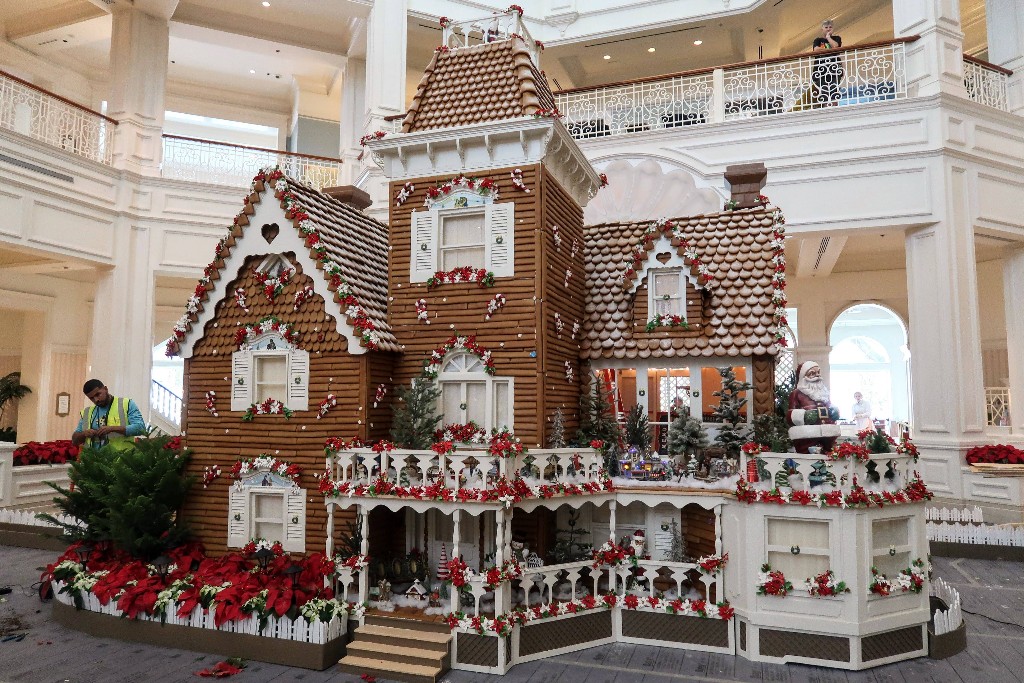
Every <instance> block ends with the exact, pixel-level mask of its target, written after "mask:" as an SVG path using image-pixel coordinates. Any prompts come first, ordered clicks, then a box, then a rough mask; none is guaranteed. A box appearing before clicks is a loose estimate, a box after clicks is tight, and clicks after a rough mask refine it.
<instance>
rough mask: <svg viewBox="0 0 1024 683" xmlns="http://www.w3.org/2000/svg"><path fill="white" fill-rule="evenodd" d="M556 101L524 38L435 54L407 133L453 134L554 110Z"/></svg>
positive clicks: (413, 106) (407, 120)
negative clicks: (456, 129)
mask: <svg viewBox="0 0 1024 683" xmlns="http://www.w3.org/2000/svg"><path fill="white" fill-rule="evenodd" d="M554 107H555V97H554V95H552V94H551V90H550V89H549V88H548V84H547V81H546V80H545V78H544V77H543V76H542V75H541V73H540V72H539V71H538V70H537V67H536V65H535V64H534V63H533V60H532V59H530V53H529V51H528V50H527V49H526V44H525V43H524V42H523V40H522V38H519V37H513V38H510V39H508V40H502V41H498V42H494V43H484V44H482V45H474V46H472V47H463V48H456V49H452V50H449V51H441V52H435V53H434V57H433V59H431V60H430V63H429V64H428V65H427V68H426V70H425V71H424V72H423V78H422V80H420V84H419V86H418V87H417V89H416V95H415V96H414V97H413V98H412V103H411V104H410V105H409V111H408V112H407V113H406V115H405V120H404V122H403V124H402V132H403V133H414V132H416V131H421V130H433V129H435V128H451V127H452V126H462V125H466V124H470V123H481V122H483V121H500V120H502V119H510V118H515V117H518V116H523V115H529V114H532V113H533V112H535V111H536V110H537V109H554Z"/></svg>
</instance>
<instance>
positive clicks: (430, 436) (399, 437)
mask: <svg viewBox="0 0 1024 683" xmlns="http://www.w3.org/2000/svg"><path fill="white" fill-rule="evenodd" d="M440 395H441V390H440V389H438V388H437V384H436V383H435V382H434V380H433V379H432V378H431V377H430V376H428V375H427V374H426V373H425V372H424V373H422V374H421V375H420V376H419V378H417V379H416V380H415V381H413V383H412V386H411V387H402V388H401V389H399V390H398V400H397V401H395V402H394V403H393V404H392V406H391V410H392V412H393V415H394V416H393V418H392V421H391V440H392V441H394V442H395V444H397V445H398V446H400V447H402V448H411V449H416V450H426V449H427V448H430V447H431V446H432V445H433V444H434V431H435V430H436V429H437V424H438V423H439V422H440V421H441V418H442V417H443V416H442V415H438V414H437V399H438V397H439V396H440Z"/></svg>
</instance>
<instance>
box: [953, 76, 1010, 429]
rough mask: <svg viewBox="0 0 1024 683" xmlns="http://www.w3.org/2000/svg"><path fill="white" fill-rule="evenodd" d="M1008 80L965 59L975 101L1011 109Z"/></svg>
mask: <svg viewBox="0 0 1024 683" xmlns="http://www.w3.org/2000/svg"><path fill="white" fill-rule="evenodd" d="M1008 81H1009V76H1007V75H1006V74H1004V73H1002V72H1001V71H996V70H994V69H990V68H988V67H986V66H985V65H983V64H978V63H977V62H974V61H968V60H966V59H965V60H964V87H966V88H967V97H969V98H970V99H972V100H974V101H975V102H978V103H980V104H985V105H988V106H989V107H995V108H996V109H1001V110H1003V111H1009V110H1010V107H1009V103H1008V100H1007V96H1006V95H1007V84H1008ZM990 424H991V423H990Z"/></svg>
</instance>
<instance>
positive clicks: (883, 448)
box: [864, 428, 891, 453]
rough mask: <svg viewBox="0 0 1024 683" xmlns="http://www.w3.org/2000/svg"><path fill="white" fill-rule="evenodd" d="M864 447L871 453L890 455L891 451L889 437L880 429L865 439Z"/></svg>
mask: <svg viewBox="0 0 1024 683" xmlns="http://www.w3.org/2000/svg"><path fill="white" fill-rule="evenodd" d="M864 445H865V446H866V447H867V449H868V452H869V453H888V452H889V451H890V450H891V449H890V448H889V437H887V436H886V434H885V432H884V431H882V430H881V429H880V428H879V429H876V430H875V431H873V432H871V434H869V435H868V437H867V438H866V439H864Z"/></svg>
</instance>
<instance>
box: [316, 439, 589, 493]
mask: <svg viewBox="0 0 1024 683" xmlns="http://www.w3.org/2000/svg"><path fill="white" fill-rule="evenodd" d="M327 468H328V470H329V471H330V472H332V473H333V475H334V480H335V481H336V482H350V483H352V484H353V485H361V484H369V483H370V482H372V481H374V480H375V479H377V478H378V477H380V476H383V477H384V479H385V480H386V481H388V482H391V483H393V484H396V485H398V486H404V487H410V486H426V485H430V484H433V483H435V482H438V481H440V482H443V483H444V485H445V487H447V488H450V489H459V488H475V489H486V488H491V487H492V485H493V484H495V483H496V482H497V481H498V480H499V479H501V478H505V479H514V478H517V477H518V478H521V479H523V480H524V481H525V482H526V483H527V484H528V485H531V486H542V485H551V484H558V483H561V484H585V483H591V482H601V481H603V476H604V469H603V468H604V459H603V456H602V455H601V453H600V452H599V451H596V450H594V449H592V448H545V449H536V450H530V451H528V452H526V453H525V454H520V455H518V456H516V457H514V458H498V457H494V456H492V455H491V454H490V453H488V452H487V451H485V450H469V449H467V450H457V451H454V452H452V453H448V454H444V455H439V454H438V453H435V452H434V451H416V450H399V449H396V450H393V451H390V452H388V451H384V452H381V453H375V452H374V451H373V450H371V449H369V448H353V449H349V450H344V451H339V452H337V453H334V454H333V455H330V456H328V458H327Z"/></svg>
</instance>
